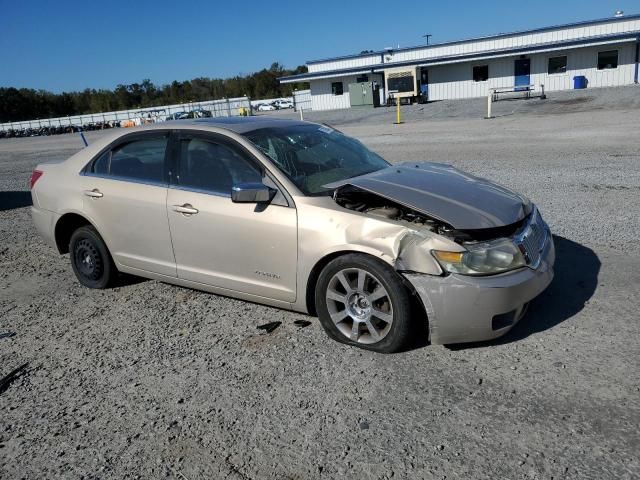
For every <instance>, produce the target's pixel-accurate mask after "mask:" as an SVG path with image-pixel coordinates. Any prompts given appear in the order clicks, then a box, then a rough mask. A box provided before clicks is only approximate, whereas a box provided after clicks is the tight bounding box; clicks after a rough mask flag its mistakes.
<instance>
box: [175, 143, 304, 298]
mask: <svg viewBox="0 0 640 480" xmlns="http://www.w3.org/2000/svg"><path fill="white" fill-rule="evenodd" d="M178 150H179V152H180V153H179V158H178V166H177V169H176V175H175V178H174V180H173V181H172V185H171V186H170V188H169V193H168V195H167V215H168V216H169V225H170V228H171V238H172V240H173V249H174V253H175V257H176V263H177V269H178V277H179V278H183V279H185V280H189V281H193V282H197V283H201V284H205V285H210V286H214V287H220V288H225V289H228V290H233V291H237V292H243V293H248V294H252V295H257V296H260V297H266V298H271V299H275V300H281V301H285V302H293V301H295V298H296V288H295V285H296V267H297V215H296V210H295V208H293V207H290V206H286V205H278V204H275V203H271V204H268V205H263V204H255V203H254V204H251V203H233V202H232V201H231V188H232V186H233V185H234V184H239V183H255V182H263V181H264V172H263V171H262V167H261V166H260V165H259V164H258V163H257V161H256V160H255V159H254V158H253V157H252V156H251V155H250V154H249V153H248V152H247V151H246V150H244V149H242V148H241V147H240V146H239V145H238V144H237V143H235V142H232V141H231V140H230V139H227V138H226V137H224V136H221V135H215V134H208V135H205V136H202V135H196V134H194V135H187V136H183V137H181V139H180V141H179V149H178Z"/></svg>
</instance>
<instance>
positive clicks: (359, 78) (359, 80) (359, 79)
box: [356, 75, 369, 83]
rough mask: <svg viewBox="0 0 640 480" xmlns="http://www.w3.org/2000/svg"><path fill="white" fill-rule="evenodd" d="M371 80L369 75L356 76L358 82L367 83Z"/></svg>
mask: <svg viewBox="0 0 640 480" xmlns="http://www.w3.org/2000/svg"><path fill="white" fill-rule="evenodd" d="M368 81H369V75H360V76H359V77H357V78H356V83H366V82H368Z"/></svg>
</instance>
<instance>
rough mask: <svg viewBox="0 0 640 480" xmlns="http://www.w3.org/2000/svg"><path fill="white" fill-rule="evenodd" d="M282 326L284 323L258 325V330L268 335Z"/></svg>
mask: <svg viewBox="0 0 640 480" xmlns="http://www.w3.org/2000/svg"><path fill="white" fill-rule="evenodd" d="M280 325H282V322H269V323H265V324H264V325H258V330H264V331H265V332H267V333H271V332H273V331H274V330H275V329H276V328H278V327H279V326H280Z"/></svg>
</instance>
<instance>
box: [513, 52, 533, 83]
mask: <svg viewBox="0 0 640 480" xmlns="http://www.w3.org/2000/svg"><path fill="white" fill-rule="evenodd" d="M513 69H514V77H515V83H514V85H515V86H516V87H520V88H516V90H527V89H528V88H527V87H528V86H529V85H530V84H531V60H530V59H528V58H518V59H517V60H516V61H515V63H514V68H513Z"/></svg>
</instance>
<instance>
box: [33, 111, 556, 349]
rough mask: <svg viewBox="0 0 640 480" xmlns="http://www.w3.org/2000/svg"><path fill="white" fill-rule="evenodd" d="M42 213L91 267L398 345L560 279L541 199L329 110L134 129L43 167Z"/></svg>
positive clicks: (39, 224)
mask: <svg viewBox="0 0 640 480" xmlns="http://www.w3.org/2000/svg"><path fill="white" fill-rule="evenodd" d="M30 185H31V194H32V200H33V207H32V209H31V213H32V217H33V221H34V223H35V226H36V228H37V230H38V232H39V233H40V234H41V235H42V237H43V238H44V239H45V240H46V241H47V243H49V244H50V245H51V246H53V247H54V248H55V249H56V250H57V251H58V252H59V253H61V254H65V253H70V258H71V266H72V268H73V271H74V273H75V274H76V276H77V278H78V280H79V281H80V283H82V284H83V285H85V286H87V287H89V288H106V287H108V286H109V285H111V284H113V282H114V280H115V279H116V278H117V275H118V272H124V273H128V274H133V275H139V276H141V277H146V278H153V279H157V280H161V281H163V282H168V283H174V284H176V285H181V286H184V287H189V288H195V289H200V290H206V291H209V292H213V293H217V294H222V295H228V296H232V297H237V298H241V299H245V300H250V301H253V302H258V303H263V304H267V305H272V306H277V307H281V308H287V309H292V310H295V311H299V312H308V313H311V314H317V315H318V317H319V319H320V322H321V324H322V326H323V327H324V329H325V330H326V332H327V334H328V335H329V336H330V337H331V338H333V339H335V340H338V341H340V342H344V343H347V344H350V345H354V346H358V347H361V348H366V349H370V350H375V351H378V352H394V351H398V350H401V349H403V348H405V347H406V346H407V345H408V344H409V342H410V341H411V340H412V338H413V336H414V333H413V332H414V331H415V330H414V329H413V327H414V326H415V325H416V324H415V323H414V322H426V323H427V325H428V330H429V338H430V340H431V342H432V343H440V344H442V343H444V344H448V343H460V342H471V341H479V340H488V339H491V338H495V337H499V336H501V335H503V334H504V333H506V332H507V331H509V330H510V329H511V328H512V327H513V325H514V324H515V323H516V322H518V321H519V320H520V318H522V316H523V315H524V314H525V312H526V309H527V305H528V303H529V301H530V300H532V299H533V298H534V297H536V296H537V295H539V294H540V293H541V292H542V291H543V290H544V289H545V288H546V287H547V286H548V285H549V283H550V282H551V279H552V278H553V265H554V259H555V252H554V244H553V240H552V236H551V232H550V231H549V227H548V226H547V224H546V223H545V222H544V220H543V219H542V215H541V214H540V212H539V210H538V209H537V207H536V206H535V205H534V204H533V203H531V202H530V201H529V200H528V199H527V198H525V197H523V196H521V195H518V194H516V193H514V192H512V191H510V190H507V189H506V188H504V187H501V186H498V185H496V184H494V183H492V182H490V181H488V180H484V179H481V178H478V177H475V176H473V175H471V174H468V173H465V172H462V171H460V170H457V169H455V168H453V167H451V166H448V165H443V164H436V163H411V164H401V165H391V164H389V163H388V162H386V161H385V160H383V159H382V158H381V157H380V156H378V155H377V154H375V153H373V152H372V151H370V150H368V149H367V148H366V147H365V146H364V145H363V144H362V143H360V142H359V141H357V140H355V139H353V138H350V137H347V136H346V135H343V134H342V133H340V132H338V131H337V130H334V129H332V128H330V127H327V126H325V125H318V124H314V123H305V122H298V121H289V120H277V119H272V118H269V117H265V116H262V117H248V118H216V119H206V120H203V119H201V120H185V121H182V122H177V123H173V124H156V125H150V126H145V127H141V128H137V129H135V130H133V131H132V130H119V131H117V133H114V134H111V135H105V136H103V137H101V138H100V139H99V140H98V141H96V142H95V143H94V144H92V145H89V146H88V147H86V148H84V149H83V150H81V151H80V152H78V153H76V154H75V155H73V156H72V157H71V158H69V159H68V160H66V161H63V162H52V163H43V164H40V165H38V166H37V168H36V169H35V170H34V171H33V174H32V176H31V182H30Z"/></svg>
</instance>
